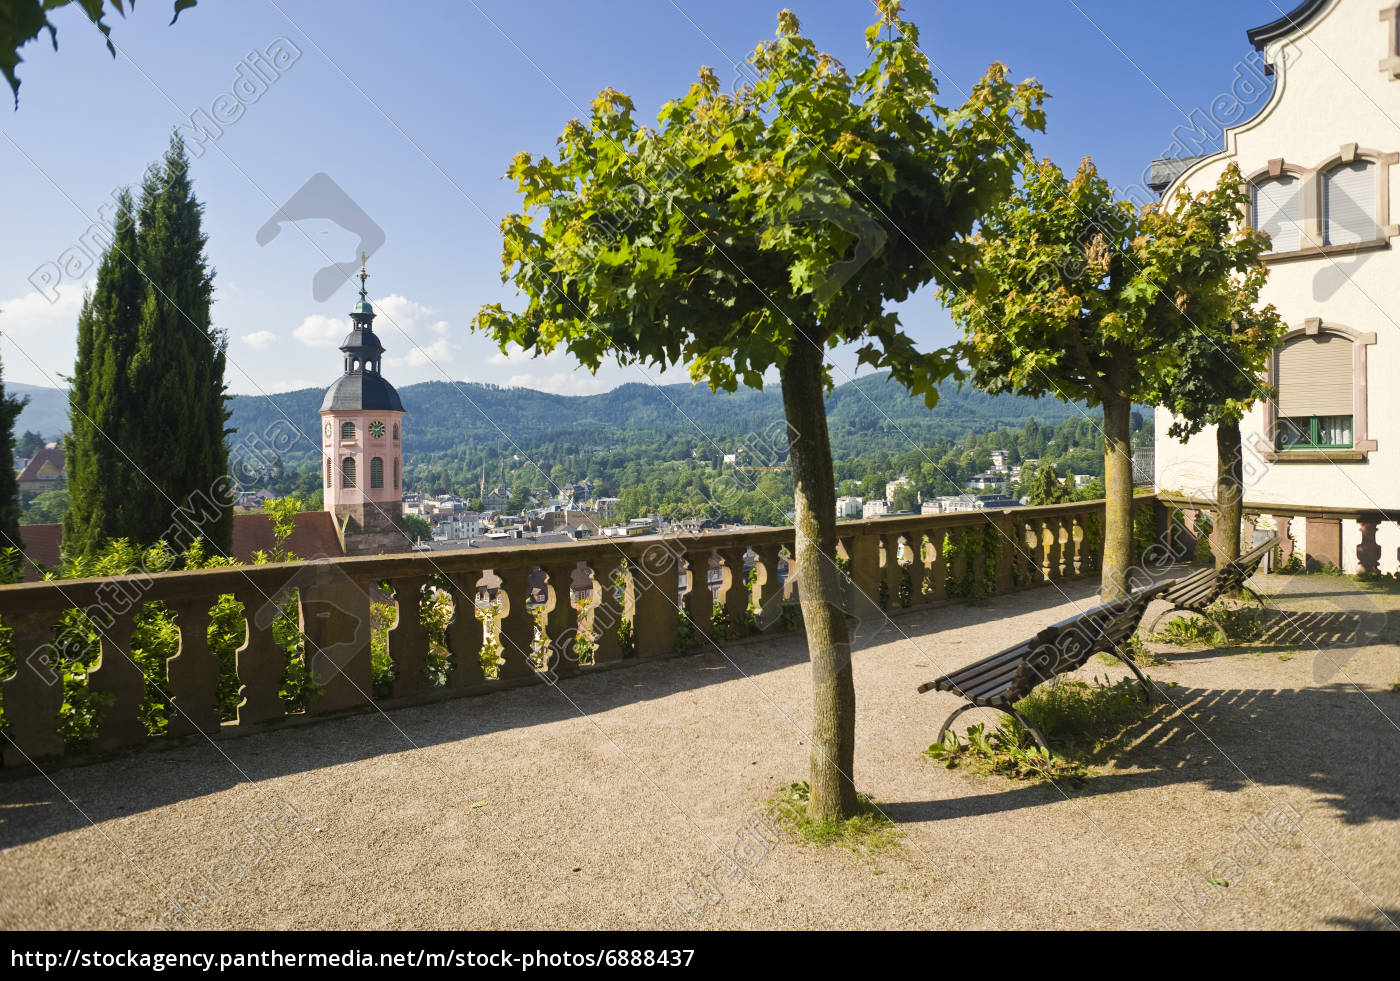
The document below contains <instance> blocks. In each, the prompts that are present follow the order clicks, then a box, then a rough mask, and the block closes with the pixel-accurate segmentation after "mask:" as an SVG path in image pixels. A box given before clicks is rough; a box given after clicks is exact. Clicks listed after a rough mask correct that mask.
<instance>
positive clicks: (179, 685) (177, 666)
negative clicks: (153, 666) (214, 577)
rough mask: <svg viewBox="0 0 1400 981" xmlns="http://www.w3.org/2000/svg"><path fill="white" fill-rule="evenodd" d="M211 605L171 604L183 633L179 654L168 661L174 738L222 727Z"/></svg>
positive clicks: (205, 600) (201, 602)
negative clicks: (211, 638) (210, 630)
mask: <svg viewBox="0 0 1400 981" xmlns="http://www.w3.org/2000/svg"><path fill="white" fill-rule="evenodd" d="M211 602H212V599H211V597H208V596H205V597H203V598H196V599H182V600H177V601H175V602H173V603H171V606H172V607H173V608H174V610H175V625H176V626H177V627H178V628H179V630H180V650H179V653H177V654H176V655H175V656H174V657H172V658H171V659H170V660H168V661H166V662H165V677H166V683H167V684H168V685H169V687H170V701H171V712H170V730H169V731H170V734H171V735H172V736H184V735H189V734H190V733H194V732H215V731H217V730H218V728H219V657H218V655H217V654H215V653H214V652H213V651H211V650H209V607H210V604H211Z"/></svg>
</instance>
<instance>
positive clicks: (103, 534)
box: [63, 191, 149, 556]
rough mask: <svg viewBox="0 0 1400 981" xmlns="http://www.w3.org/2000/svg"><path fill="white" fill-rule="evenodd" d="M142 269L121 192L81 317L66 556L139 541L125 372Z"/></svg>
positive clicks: (132, 218)
mask: <svg viewBox="0 0 1400 981" xmlns="http://www.w3.org/2000/svg"><path fill="white" fill-rule="evenodd" d="M139 262H140V257H139V256H138V254H137V247H136V209H135V206H134V205H133V203H132V199H131V195H130V194H129V193H127V192H126V191H123V192H122V193H121V194H120V195H119V196H118V198H117V215H116V218H115V220H114V223H113V229H112V244H111V245H110V246H108V248H107V251H106V252H105V253H104V254H103V256H102V261H101V262H100V263H99V265H98V267H97V285H96V286H95V287H94V289H93V291H92V292H91V293H89V294H88V295H87V296H85V297H84V298H83V306H82V311H81V312H80V313H79V314H78V356H77V362H76V364H75V366H74V369H73V376H72V377H71V378H69V379H68V438H67V441H66V444H65V452H66V454H67V471H68V510H67V512H66V513H65V514H64V516H63V550H64V551H65V552H66V553H68V554H69V555H74V556H91V555H94V554H96V553H97V552H98V551H100V550H101V548H102V547H103V545H104V544H105V543H106V542H107V541H108V540H110V539H113V538H121V537H134V532H135V528H134V527H133V525H132V513H133V510H134V506H133V505H134V501H135V500H140V501H145V500H146V497H145V496H141V497H139V498H133V495H134V494H140V489H139V488H138V487H137V486H136V484H137V482H138V481H140V475H139V474H135V473H133V472H132V471H131V468H130V465H129V464H128V463H127V461H126V460H125V459H124V458H123V455H122V449H123V447H124V446H125V444H126V443H128V442H131V432H132V430H131V423H132V421H133V418H134V411H133V407H132V402H133V400H134V395H133V393H132V391H131V388H130V385H129V384H128V380H127V368H128V365H130V363H131V356H132V354H133V353H134V352H135V350H136V339H137V328H138V320H139V318H140V315H141V303H142V298H143V297H144V295H145V291H146V290H145V287H146V283H145V279H144V278H143V277H142V276H141V270H140V268H139ZM133 478H135V479H133ZM142 483H144V481H142ZM147 487H149V485H147Z"/></svg>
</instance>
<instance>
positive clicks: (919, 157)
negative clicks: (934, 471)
mask: <svg viewBox="0 0 1400 981" xmlns="http://www.w3.org/2000/svg"><path fill="white" fill-rule="evenodd" d="M878 8H879V19H878V20H877V21H876V23H874V24H872V25H871V26H870V27H869V28H868V29H867V31H866V35H865V36H866V42H867V50H868V53H869V58H868V61H867V63H866V65H865V66H864V67H863V68H861V69H860V70H859V71H857V72H855V73H852V72H850V71H847V69H846V68H845V66H844V65H842V64H841V63H840V62H839V61H837V60H836V59H835V58H832V57H831V56H830V55H828V54H825V53H822V52H819V51H818V50H817V48H816V46H815V45H814V44H813V42H812V41H811V40H809V39H808V38H806V37H804V36H803V35H802V33H801V28H800V25H799V24H798V21H797V18H796V16H795V15H794V14H793V13H792V12H791V11H789V10H784V11H782V12H781V13H780V14H779V15H778V31H777V37H776V39H775V40H772V41H767V42H764V43H762V44H760V45H759V46H758V48H757V49H756V50H755V51H754V53H753V54H752V55H751V56H750V58H749V60H748V65H749V67H750V69H752V76H751V77H752V81H751V83H750V84H747V85H744V86H743V87H741V88H740V89H739V90H738V91H737V92H736V93H734V94H733V95H730V94H728V93H725V92H723V91H722V90H721V86H720V81H719V78H718V77H717V76H716V75H715V73H714V71H713V70H711V69H710V68H702V69H701V70H700V76H699V80H698V81H697V82H696V83H694V84H693V85H692V86H691V87H690V91H689V92H688V93H687V94H686V95H685V96H684V97H682V98H680V99H675V100H672V101H670V102H667V103H666V104H665V105H664V106H662V108H661V111H660V113H659V114H658V116H657V125H656V126H647V125H641V124H639V123H637V122H636V120H635V119H634V113H635V106H634V105H633V103H632V100H631V99H629V98H628V97H627V96H626V95H624V94H623V93H621V92H618V91H616V90H614V89H606V90H604V91H603V92H602V93H601V94H599V96H598V97H597V98H596V99H595V100H594V101H593V103H592V112H591V114H590V117H589V119H588V120H587V122H583V121H579V120H573V121H571V122H570V123H569V124H568V125H567V126H566V127H565V129H564V132H563V133H562V134H561V135H560V137H559V139H558V152H557V155H556V158H555V159H550V158H549V157H535V156H532V155H531V154H528V153H522V154H520V155H518V156H517V157H516V158H515V161H514V162H513V163H512V165H511V167H510V169H509V171H508V176H509V177H510V178H512V179H513V180H514V181H515V182H516V186H517V188H518V189H519V191H520V193H521V194H522V196H523V199H524V204H525V208H526V211H525V212H524V213H520V214H510V215H507V216H506V218H505V220H504V221H503V222H502V224H501V230H502V233H503V237H504V249H503V252H502V262H503V266H504V268H503V270H502V280H503V281H504V282H507V283H511V284H513V285H514V286H515V287H516V288H517V289H518V290H519V291H520V292H521V293H522V294H523V295H524V296H525V298H526V306H525V309H524V310H522V311H519V312H508V311H507V310H506V309H504V307H503V306H502V305H500V304H492V305H489V306H486V307H483V308H482V309H481V311H480V312H479V313H478V314H477V317H476V318H475V320H474V323H473V326H474V327H475V329H477V330H481V331H485V332H487V333H489V334H490V335H491V336H492V337H493V338H494V339H495V340H496V341H497V342H498V343H499V344H500V345H501V347H502V349H503V350H506V349H509V348H510V347H511V346H513V345H518V346H519V347H521V348H523V349H525V350H527V351H529V352H531V353H533V354H547V353H549V352H551V351H554V350H556V349H559V348H561V347H562V348H563V349H564V350H566V351H567V352H568V353H569V354H570V355H572V356H573V357H574V358H575V359H576V360H577V361H578V362H579V363H580V364H582V365H584V366H585V367H587V368H589V369H590V370H596V369H597V368H598V367H599V366H600V365H601V364H602V362H603V361H604V360H605V359H606V358H615V359H616V360H617V361H618V362H620V363H622V364H638V363H640V364H646V365H654V366H658V367H664V366H669V365H673V364H682V363H683V364H686V365H687V366H688V368H689V371H690V376H691V378H692V379H694V380H695V381H697V382H701V381H703V382H705V383H706V384H708V385H709V386H710V387H711V388H712V389H717V390H718V389H723V390H727V391H733V390H734V389H736V388H737V387H738V385H739V384H741V383H742V384H745V385H748V386H752V387H761V386H762V385H763V383H764V375H765V373H767V372H769V371H770V370H773V369H776V370H777V373H778V377H779V380H780V382H781V386H782V393H783V409H784V415H785V417H786V422H787V431H788V441H789V447H790V456H791V463H792V472H793V485H794V498H795V505H796V555H795V561H794V563H793V565H792V566H791V570H792V571H793V572H795V574H796V579H797V581H798V583H799V584H800V585H799V596H800V599H801V605H802V615H803V621H804V624H805V627H806V631H807V644H808V652H809V655H810V657H811V661H812V670H813V689H814V695H813V703H814V705H813V725H812V732H811V737H812V738H811V744H812V746H811V757H812V778H811V803H810V805H809V813H810V814H811V815H812V816H813V817H814V818H816V819H835V818H845V817H850V816H851V815H853V814H854V813H855V812H856V809H857V806H858V805H857V799H856V793H855V787H854V780H853V777H852V769H853V759H854V747H855V728H854V727H855V723H854V717H855V691H854V686H853V682H852V678H851V670H850V638H849V636H848V633H847V625H846V621H845V617H844V616H843V615H842V611H841V609H840V607H839V604H840V603H841V602H842V596H843V591H842V588H841V585H840V582H839V580H838V578H837V577H838V573H837V565H836V554H835V549H836V518H835V499H836V498H835V484H834V480H833V476H832V461H831V446H830V439H829V435H828V430H827V420H826V411H825V408H824V406H823V403H822V396H823V392H824V390H825V389H828V388H829V387H830V385H831V375H830V370H829V366H828V365H827V364H826V363H825V359H824V351H825V349H826V348H827V347H829V346H830V347H834V346H836V345H838V344H842V343H853V344H856V345H857V346H858V352H859V358H860V360H861V361H862V362H864V363H866V364H869V365H871V366H873V367H876V368H885V369H888V371H889V372H890V374H891V375H892V376H893V377H894V378H895V380H896V381H898V382H899V383H901V384H902V385H904V386H905V387H907V388H908V389H909V390H910V391H911V392H913V393H915V394H917V395H921V396H923V398H924V399H925V401H926V402H927V403H928V404H929V405H932V404H933V403H934V402H935V401H936V400H937V393H938V389H937V382H938V381H939V380H940V379H941V378H943V377H946V376H947V375H948V374H949V373H950V372H952V371H953V370H954V369H955V362H954V360H953V359H952V357H951V356H950V354H949V353H948V352H946V351H934V352H921V351H919V350H918V349H917V348H916V346H915V344H914V342H913V340H912V339H911V338H910V337H909V336H908V334H906V333H905V332H904V330H903V329H902V326H901V324H900V321H899V317H898V314H897V313H894V312H890V311H887V310H886V305H887V304H888V303H889V302H891V301H899V300H903V299H905V298H906V297H908V296H909V295H910V294H911V293H912V292H913V291H914V290H916V289H917V288H919V287H920V286H922V285H924V284H926V283H928V282H930V281H931V280H934V279H935V278H938V277H940V276H942V277H943V278H944V280H945V281H946V279H947V277H948V275H949V273H950V271H951V270H952V269H953V268H955V267H956V266H958V265H959V264H960V263H961V262H963V261H964V260H965V259H966V258H967V253H968V249H969V246H968V244H967V242H966V237H967V235H968V234H969V233H970V232H971V230H972V228H973V226H974V225H975V224H976V223H977V221H978V220H979V219H981V217H982V216H983V214H984V213H985V212H986V211H987V209H989V208H990V207H992V206H993V205H994V204H995V203H996V202H997V201H999V200H1000V199H1001V198H1002V197H1004V196H1006V195H1007V194H1009V193H1010V191H1011V188H1012V185H1013V181H1014V177H1015V173H1016V167H1017V162H1018V161H1019V160H1020V159H1022V157H1023V156H1024V155H1025V153H1026V152H1027V150H1028V147H1027V145H1026V143H1025V141H1024V139H1023V137H1022V136H1021V135H1020V134H1021V132H1022V130H1023V129H1026V128H1029V129H1039V128H1042V126H1043V123H1044V119H1043V115H1042V111H1041V103H1042V100H1043V98H1044V93H1043V91H1042V90H1041V88H1040V86H1039V85H1038V84H1037V83H1035V82H1033V81H1029V82H1024V83H1022V84H1020V85H1016V84H1013V83H1011V82H1009V81H1008V80H1007V72H1006V69H1005V67H1003V66H1002V65H999V64H995V65H993V66H992V67H991V68H990V69H989V71H988V72H987V74H986V76H984V77H983V78H982V80H981V81H979V82H978V83H977V84H976V85H975V86H974V87H973V90H972V92H971V95H970V97H969V99H968V101H967V103H966V104H965V105H963V106H961V107H959V108H957V109H947V108H944V107H942V106H940V105H938V103H937V102H936V101H935V100H936V98H937V94H938V89H937V85H936V83H935V80H934V78H933V74H932V71H931V68H930V64H929V61H928V58H927V57H925V55H924V53H923V52H922V51H921V50H920V49H919V46H918V31H917V29H916V28H915V27H914V25H913V24H910V23H908V22H906V21H904V20H903V19H902V18H901V16H900V7H899V4H898V3H897V2H896V0H881V2H880V3H879V4H878ZM865 599H866V601H867V602H870V598H868V597H867V598H865ZM871 606H872V612H873V613H878V607H874V606H873V603H871Z"/></svg>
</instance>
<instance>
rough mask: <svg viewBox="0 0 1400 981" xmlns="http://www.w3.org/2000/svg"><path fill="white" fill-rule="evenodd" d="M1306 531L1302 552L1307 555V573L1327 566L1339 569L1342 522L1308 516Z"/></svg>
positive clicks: (1337, 519)
mask: <svg viewBox="0 0 1400 981" xmlns="http://www.w3.org/2000/svg"><path fill="white" fill-rule="evenodd" d="M1307 529H1308V530H1307V544H1306V545H1305V546H1304V548H1303V550H1304V551H1305V552H1307V554H1308V569H1309V571H1315V570H1317V569H1321V568H1323V567H1325V566H1327V565H1329V564H1330V565H1334V566H1337V567H1338V568H1341V565H1342V520H1341V519H1340V518H1319V517H1314V516H1309V517H1308V519H1307Z"/></svg>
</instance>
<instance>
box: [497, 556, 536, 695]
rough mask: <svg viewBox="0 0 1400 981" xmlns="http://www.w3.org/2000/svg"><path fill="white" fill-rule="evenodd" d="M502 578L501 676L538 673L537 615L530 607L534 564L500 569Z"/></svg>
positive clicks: (516, 677)
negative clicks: (536, 659)
mask: <svg viewBox="0 0 1400 981" xmlns="http://www.w3.org/2000/svg"><path fill="white" fill-rule="evenodd" d="M495 572H496V575H497V576H499V577H500V579H501V586H500V590H499V591H498V592H497V594H496V599H497V602H499V603H500V606H501V613H500V616H501V633H500V639H501V657H502V658H503V659H504V663H502V664H501V666H500V675H499V677H500V679H501V680H502V681H511V680H515V679H518V678H530V677H534V675H535V654H534V649H535V617H534V610H533V608H532V607H531V606H530V592H531V588H530V578H531V574H532V572H533V568H532V567H531V566H516V567H515V568H511V569H497V570H495Z"/></svg>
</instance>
